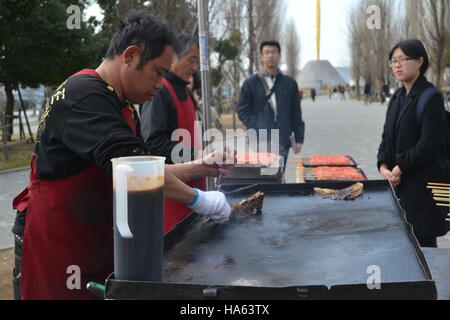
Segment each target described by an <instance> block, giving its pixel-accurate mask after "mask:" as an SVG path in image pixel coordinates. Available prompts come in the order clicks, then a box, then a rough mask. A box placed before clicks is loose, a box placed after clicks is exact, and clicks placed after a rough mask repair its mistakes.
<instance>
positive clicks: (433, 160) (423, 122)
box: [378, 40, 449, 247]
mask: <svg viewBox="0 0 450 320" xmlns="http://www.w3.org/2000/svg"><path fill="white" fill-rule="evenodd" d="M389 59H390V61H389V64H390V65H391V67H392V70H393V72H394V73H395V76H396V77H397V80H399V81H401V82H402V83H403V87H402V88H401V89H399V90H398V91H397V92H396V93H395V94H394V96H393V97H392V99H391V101H390V104H389V108H388V111H387V115H386V123H385V125H384V132H383V136H382V141H381V144H380V148H379V151H378V168H379V170H380V173H381V175H382V176H383V177H385V178H386V179H387V180H389V181H390V182H391V184H392V185H393V187H394V188H395V192H396V195H397V197H398V198H400V204H401V206H402V207H403V209H404V210H405V211H406V218H407V220H408V222H409V223H411V224H412V225H413V228H414V234H415V236H416V237H417V239H418V241H419V243H420V245H421V246H422V247H436V246H437V243H436V237H440V236H443V235H445V234H446V233H447V232H448V230H449V225H448V223H447V222H445V219H446V215H447V213H448V210H447V209H443V208H441V207H437V206H436V204H435V202H434V200H433V196H432V193H431V190H428V189H427V188H426V187H427V183H428V182H446V181H445V180H446V178H445V171H444V169H443V168H442V166H441V161H442V160H443V159H442V158H443V154H444V153H443V151H444V150H445V149H444V148H445V147H444V144H445V141H446V140H445V132H446V114H445V112H446V111H445V108H444V101H443V98H442V95H439V94H436V95H434V96H433V97H432V98H431V99H430V101H429V103H428V105H427V106H426V109H425V112H424V113H423V116H422V117H421V119H420V117H418V111H417V108H418V101H419V98H420V96H421V94H422V92H423V91H424V90H425V89H426V88H429V87H431V86H433V85H432V84H431V83H429V82H428V81H427V79H426V78H425V72H426V71H427V69H428V66H429V60H428V55H427V52H426V50H425V47H424V46H423V44H422V43H421V42H420V41H418V40H407V41H402V42H400V43H399V44H397V45H396V46H395V47H394V48H393V49H392V50H391V52H390V56H389Z"/></svg>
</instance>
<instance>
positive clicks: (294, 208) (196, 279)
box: [164, 187, 430, 287]
mask: <svg viewBox="0 0 450 320" xmlns="http://www.w3.org/2000/svg"><path fill="white" fill-rule="evenodd" d="M249 195H250V193H245V192H244V193H239V194H233V195H230V196H228V200H229V202H230V203H237V202H239V201H240V200H242V199H244V198H246V197H247V196H249ZM415 250H416V249H415V248H414V246H413V244H412V242H411V240H410V238H409V231H408V228H407V225H406V224H405V221H404V218H403V213H400V212H399V208H398V206H397V203H396V202H395V201H394V198H393V196H392V194H391V192H390V189H389V188H387V187H386V188H375V189H374V190H366V191H365V193H364V195H363V196H362V197H361V198H359V199H357V200H355V201H332V200H326V199H323V198H322V197H320V196H313V195H310V194H305V193H304V192H300V191H299V192H273V193H271V192H268V193H266V197H265V201H264V208H263V214H262V215H261V216H260V217H253V218H246V219H238V220H235V221H232V222H230V223H228V224H225V225H214V224H202V223H197V224H195V225H194V226H193V228H192V229H191V230H190V231H189V232H188V233H187V235H186V237H185V238H184V240H183V241H181V242H180V243H179V244H178V245H176V246H175V247H174V248H173V249H171V250H170V251H169V252H168V253H167V254H166V256H165V266H164V282H168V283H185V284H207V285H230V286H253V287H289V286H309V285H326V286H328V287H331V286H334V285H347V284H348V285H352V284H365V283H367V279H368V278H369V276H371V273H370V274H368V273H367V271H368V270H367V269H368V267H369V266H373V265H375V266H379V267H380V270H381V279H382V282H383V283H385V282H414V281H424V280H430V279H429V277H428V276H427V275H426V273H425V271H424V268H423V267H422V265H421V263H420V261H419V259H418V258H417V257H416V251H415Z"/></svg>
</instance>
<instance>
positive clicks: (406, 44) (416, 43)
mask: <svg viewBox="0 0 450 320" xmlns="http://www.w3.org/2000/svg"><path fill="white" fill-rule="evenodd" d="M397 49H401V50H402V51H403V52H404V53H405V55H407V56H408V57H410V58H413V59H419V58H421V57H422V58H423V64H422V67H421V68H420V73H421V74H425V73H426V72H427V70H428V67H429V66H430V59H429V58H428V53H427V50H426V49H425V46H424V45H423V43H422V42H421V41H420V40H404V41H400V42H399V43H397V44H396V45H395V46H394V48H392V50H391V52H390V53H389V60H391V59H392V56H393V55H394V52H395V50H397Z"/></svg>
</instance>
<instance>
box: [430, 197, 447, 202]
mask: <svg viewBox="0 0 450 320" xmlns="http://www.w3.org/2000/svg"><path fill="white" fill-rule="evenodd" d="M433 199H434V200H436V201H447V202H449V203H450V198H447V199H446V198H438V197H434V198H433Z"/></svg>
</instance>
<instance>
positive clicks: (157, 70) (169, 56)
mask: <svg viewBox="0 0 450 320" xmlns="http://www.w3.org/2000/svg"><path fill="white" fill-rule="evenodd" d="M133 47H134V49H133ZM133 47H130V48H128V49H127V50H126V51H125V52H124V57H123V61H124V63H123V66H122V69H121V75H120V76H121V81H122V89H123V94H124V97H125V99H127V100H128V101H129V102H131V103H134V104H143V103H144V102H146V101H150V100H152V99H153V97H154V96H155V95H156V93H157V91H158V90H161V89H162V86H163V85H162V80H163V78H164V76H165V75H166V74H167V72H169V69H170V67H171V65H172V61H173V56H174V51H173V48H172V46H166V47H165V49H164V52H163V53H162V55H161V56H159V57H157V58H155V59H153V60H150V61H148V62H147V63H146V64H145V65H144V66H143V67H142V68H141V69H138V64H139V60H140V49H139V48H138V47H136V46H133Z"/></svg>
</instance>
